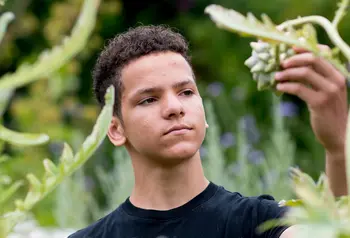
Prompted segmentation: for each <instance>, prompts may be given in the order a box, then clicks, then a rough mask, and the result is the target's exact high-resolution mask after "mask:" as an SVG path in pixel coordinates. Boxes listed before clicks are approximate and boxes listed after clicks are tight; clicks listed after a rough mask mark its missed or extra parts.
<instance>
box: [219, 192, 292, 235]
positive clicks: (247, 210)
mask: <svg viewBox="0 0 350 238" xmlns="http://www.w3.org/2000/svg"><path fill="white" fill-rule="evenodd" d="M221 190H222V191H221V193H222V195H221V197H222V198H224V199H225V200H226V201H225V203H224V204H225V207H226V209H227V211H229V217H228V219H229V223H230V226H232V227H234V228H235V229H237V228H238V227H241V229H242V233H243V234H244V237H279V236H280V235H281V233H282V232H283V231H285V230H286V229H287V228H288V227H276V228H273V229H271V230H269V231H267V232H265V233H263V234H260V235H259V234H258V233H257V232H256V229H257V227H258V226H259V225H261V224H262V223H264V222H266V221H268V220H273V219H278V218H281V217H283V216H284V215H285V212H286V211H287V207H282V206H280V205H279V203H278V201H276V200H275V198H274V197H273V196H271V195H267V194H262V195H259V196H244V195H242V194H240V193H238V192H229V191H227V190H225V189H224V188H222V189H221Z"/></svg>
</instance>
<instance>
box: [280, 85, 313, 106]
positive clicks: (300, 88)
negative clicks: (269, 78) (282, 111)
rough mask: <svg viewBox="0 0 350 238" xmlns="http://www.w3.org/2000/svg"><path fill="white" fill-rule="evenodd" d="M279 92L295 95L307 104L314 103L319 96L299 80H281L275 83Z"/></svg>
mask: <svg viewBox="0 0 350 238" xmlns="http://www.w3.org/2000/svg"><path fill="white" fill-rule="evenodd" d="M276 89H277V90H278V91H280V92H283V93H287V94H291V95H295V96H297V97H299V98H300V99H302V100H304V101H305V102H306V103H307V104H308V105H315V104H316V103H317V100H318V98H319V95H318V93H317V92H316V91H315V90H313V89H311V88H308V87H307V86H305V85H304V84H302V83H299V82H282V83H278V84H277V85H276Z"/></svg>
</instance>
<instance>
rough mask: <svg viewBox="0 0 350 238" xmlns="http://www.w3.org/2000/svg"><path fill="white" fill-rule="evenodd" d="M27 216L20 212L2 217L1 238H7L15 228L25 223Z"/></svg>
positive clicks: (0, 224) (0, 217) (9, 213)
mask: <svg viewBox="0 0 350 238" xmlns="http://www.w3.org/2000/svg"><path fill="white" fill-rule="evenodd" d="M25 217H26V214H25V213H23V212H20V211H15V212H8V213H6V214H4V215H0V238H6V237H7V235H8V234H9V233H10V232H11V231H12V229H13V228H14V226H15V225H16V224H17V223H18V222H20V221H23V220H24V219H25Z"/></svg>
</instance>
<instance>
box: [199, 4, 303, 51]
mask: <svg viewBox="0 0 350 238" xmlns="http://www.w3.org/2000/svg"><path fill="white" fill-rule="evenodd" d="M205 13H207V14H209V16H210V18H211V19H212V20H213V21H214V22H215V23H216V25H217V27H219V28H222V29H225V30H228V31H231V32H235V33H240V34H244V35H246V36H250V37H257V38H260V39H262V40H264V41H267V42H285V43H288V44H290V45H296V46H301V47H305V46H306V47H307V48H309V46H308V45H305V44H303V42H301V41H300V40H299V39H298V37H297V35H295V34H292V33H290V34H289V35H286V33H285V32H283V31H280V30H278V29H277V28H276V27H272V26H273V25H274V23H273V22H272V21H271V19H270V18H268V17H267V15H263V17H262V18H263V20H264V22H261V21H259V20H258V19H256V17H255V16H254V15H253V14H252V13H249V14H248V15H247V18H246V17H245V16H244V15H242V14H241V13H239V12H237V11H235V10H233V9H226V8H224V7H222V6H220V5H215V4H212V5H209V6H207V7H206V8H205Z"/></svg>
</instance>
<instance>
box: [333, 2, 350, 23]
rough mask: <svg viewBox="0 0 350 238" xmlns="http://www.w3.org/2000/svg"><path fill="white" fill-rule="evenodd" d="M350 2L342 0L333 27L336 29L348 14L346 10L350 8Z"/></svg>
mask: <svg viewBox="0 0 350 238" xmlns="http://www.w3.org/2000/svg"><path fill="white" fill-rule="evenodd" d="M349 3H350V1H349V0H342V1H341V3H340V6H339V9H338V10H337V12H336V13H335V17H334V19H333V22H332V24H333V26H334V28H337V27H338V24H339V22H340V21H341V20H342V18H343V17H344V16H345V14H346V8H347V7H348V6H349Z"/></svg>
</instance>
